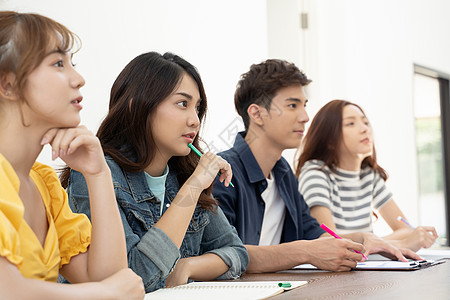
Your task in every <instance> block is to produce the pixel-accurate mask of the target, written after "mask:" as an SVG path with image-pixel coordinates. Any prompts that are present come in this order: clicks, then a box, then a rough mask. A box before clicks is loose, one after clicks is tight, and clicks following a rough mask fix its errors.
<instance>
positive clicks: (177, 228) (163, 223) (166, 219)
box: [155, 179, 203, 248]
mask: <svg viewBox="0 0 450 300" xmlns="http://www.w3.org/2000/svg"><path fill="white" fill-rule="evenodd" d="M202 190H203V189H202V188H199V187H197V185H195V184H194V183H192V182H191V180H189V179H188V180H187V181H186V183H185V184H184V185H183V186H182V187H181V188H180V190H179V191H178V193H177V196H176V197H175V199H174V200H173V201H172V204H171V205H170V207H169V208H168V209H167V210H166V212H165V213H164V215H163V216H162V217H161V219H160V220H159V221H158V222H157V223H156V224H155V227H158V228H159V229H161V230H162V231H164V233H165V234H167V236H168V237H169V238H170V239H171V240H172V241H173V243H174V244H175V245H177V247H178V248H180V246H181V243H182V242H183V239H184V236H185V234H186V230H187V228H188V226H189V222H190V221H191V218H192V214H193V213H194V210H195V207H196V205H197V202H198V198H199V197H200V194H201V192H202Z"/></svg>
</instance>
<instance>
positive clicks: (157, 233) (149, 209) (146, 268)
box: [67, 157, 249, 293]
mask: <svg viewBox="0 0 450 300" xmlns="http://www.w3.org/2000/svg"><path fill="white" fill-rule="evenodd" d="M106 162H107V163H108V165H109V167H110V169H111V173H112V178H113V183H114V190H115V193H116V199H117V203H118V206H119V210H120V215H121V217H122V223H123V226H124V229H125V237H126V242H127V253H128V266H129V267H130V268H131V269H132V270H133V271H134V272H136V273H137V274H138V275H139V276H141V277H142V280H143V282H144V286H145V291H146V292H147V293H148V292H150V291H154V290H156V289H159V288H162V287H164V286H165V282H166V278H167V276H169V274H170V272H171V271H172V270H173V268H174V267H175V264H176V263H177V261H178V259H180V258H184V257H190V256H198V255H202V254H204V253H214V254H216V255H218V256H219V257H220V258H222V260H223V261H224V262H225V263H226V264H227V265H228V266H229V269H228V271H227V272H225V273H224V274H222V275H221V276H220V277H219V278H218V279H234V278H237V277H239V276H240V275H241V274H242V273H243V272H244V271H245V270H246V268H247V265H248V260H249V258H248V254H247V251H246V249H245V247H244V246H243V244H242V242H241V240H240V239H239V237H238V235H237V233H236V230H235V229H234V228H233V227H232V226H231V225H230V224H229V223H228V221H227V219H226V218H225V216H224V214H223V212H222V210H221V209H220V208H219V207H218V208H217V211H215V212H211V211H209V210H205V209H203V208H201V207H200V206H199V205H197V207H196V208H195V211H194V214H193V217H192V219H191V222H190V223H189V226H188V229H187V232H186V235H185V237H184V240H183V242H182V244H181V247H180V249H178V248H177V246H176V245H175V244H174V243H173V242H172V240H171V239H170V238H169V237H168V236H167V235H166V234H165V233H164V232H163V231H162V230H161V229H159V228H157V227H155V226H153V225H155V224H156V222H158V220H159V219H160V201H159V200H158V199H157V198H156V197H155V196H154V195H153V193H152V192H151V190H150V189H149V187H148V184H147V181H146V178H145V174H144V172H137V173H133V172H127V171H124V170H123V169H122V168H120V166H119V165H117V164H116V163H115V162H114V160H112V159H111V158H110V157H106ZM178 190H179V184H178V180H177V177H176V174H174V173H173V172H170V171H169V174H168V176H167V180H166V193H165V199H164V211H163V213H164V212H165V211H166V210H167V207H168V206H169V205H170V203H171V202H172V200H173V199H174V198H175V196H176V194H177V193H178ZM67 193H68V196H69V204H70V207H71V208H72V210H73V211H75V212H81V213H85V214H87V215H88V217H89V218H90V206H89V195H88V190H87V186H86V182H85V179H84V177H83V175H82V174H81V173H79V172H76V171H73V170H72V172H71V175H70V181H69V186H68V188H67Z"/></svg>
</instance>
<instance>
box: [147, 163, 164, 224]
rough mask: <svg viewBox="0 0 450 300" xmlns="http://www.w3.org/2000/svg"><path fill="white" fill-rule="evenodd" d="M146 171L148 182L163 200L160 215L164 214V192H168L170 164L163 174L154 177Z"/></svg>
mask: <svg viewBox="0 0 450 300" xmlns="http://www.w3.org/2000/svg"><path fill="white" fill-rule="evenodd" d="M144 173H145V178H146V179H147V184H148V187H149V188H150V190H151V191H152V193H153V195H155V197H156V198H158V200H159V201H161V207H160V211H159V215H160V216H161V215H162V211H163V205H164V194H165V193H166V178H167V174H169V166H166V168H165V169H164V173H163V174H162V175H161V176H157V177H153V176H151V175H149V174H148V173H147V172H144Z"/></svg>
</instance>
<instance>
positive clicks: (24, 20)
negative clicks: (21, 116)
mask: <svg viewBox="0 0 450 300" xmlns="http://www.w3.org/2000/svg"><path fill="white" fill-rule="evenodd" d="M75 44H78V45H79V46H81V42H80V40H79V38H78V36H77V35H75V34H74V33H72V32H71V31H70V30H69V29H67V28H66V27H65V26H64V25H62V24H60V23H58V22H56V21H54V20H52V19H50V18H47V17H44V16H42V15H39V14H31V13H18V12H14V11H0V75H4V74H6V73H10V72H11V73H14V74H15V77H16V83H15V86H14V89H15V92H16V93H17V94H18V95H19V96H20V98H21V99H23V100H24V101H26V99H25V98H24V96H23V89H24V86H25V84H26V80H27V77H28V75H29V74H30V73H31V72H32V71H33V70H34V69H36V68H37V67H38V66H39V64H40V63H41V62H42V61H43V60H44V58H45V57H46V56H47V54H48V51H49V50H52V49H51V48H50V47H52V45H54V46H55V47H56V48H57V50H59V51H62V52H69V51H71V50H72V48H73V47H74V45H75ZM78 48H79V47H78ZM77 50H78V49H77ZM75 52H76V51H75Z"/></svg>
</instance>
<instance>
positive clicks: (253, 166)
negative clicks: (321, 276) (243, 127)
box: [213, 132, 325, 245]
mask: <svg viewBox="0 0 450 300" xmlns="http://www.w3.org/2000/svg"><path fill="white" fill-rule="evenodd" d="M219 155H220V156H222V157H223V158H224V159H225V160H227V161H228V163H229V164H230V165H231V169H232V171H233V179H232V182H233V184H234V186H235V188H234V189H229V188H228V189H227V188H224V187H223V186H221V185H220V184H218V179H217V178H216V182H215V183H214V188H213V194H214V197H215V198H216V199H217V200H218V201H219V203H220V207H221V208H222V210H223V212H224V213H225V216H226V217H227V218H228V221H229V222H230V224H231V225H233V226H234V227H236V229H237V232H238V234H239V237H240V238H241V240H242V241H243V242H244V244H247V245H258V244H259V239H260V237H261V227H262V221H263V217H264V208H265V203H264V201H263V199H262V197H261V194H262V192H263V191H264V190H265V189H266V188H267V180H266V177H265V176H264V173H263V172H262V170H261V168H260V166H259V164H258V162H257V161H256V159H255V157H254V155H253V153H252V150H251V149H250V147H249V146H248V144H247V142H246V141H245V139H244V133H243V132H240V133H238V134H237V136H236V139H235V142H234V145H233V147H232V148H231V149H229V150H227V151H224V152H221V153H219ZM272 171H273V175H274V178H275V184H276V185H277V187H278V191H279V192H280V195H281V198H282V199H283V201H284V204H285V205H286V217H285V220H284V226H283V232H282V235H281V242H282V243H284V242H291V241H295V240H312V239H316V238H318V237H319V236H320V235H322V234H323V233H324V232H325V231H324V230H323V229H322V228H320V226H319V224H318V223H317V221H316V219H315V218H313V217H312V216H311V215H310V213H309V208H308V205H307V204H306V202H305V200H304V199H303V196H302V195H301V194H300V192H299V191H298V180H297V177H295V175H294V173H293V172H292V169H291V167H290V166H289V164H288V162H287V161H286V159H284V158H283V157H282V158H281V159H280V160H279V161H277V163H276V164H275V166H274V167H273V169H272Z"/></svg>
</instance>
